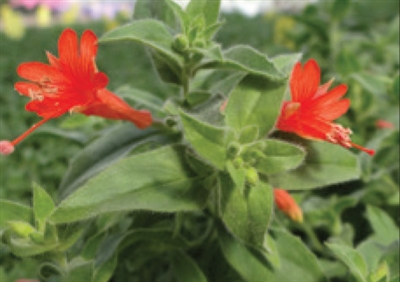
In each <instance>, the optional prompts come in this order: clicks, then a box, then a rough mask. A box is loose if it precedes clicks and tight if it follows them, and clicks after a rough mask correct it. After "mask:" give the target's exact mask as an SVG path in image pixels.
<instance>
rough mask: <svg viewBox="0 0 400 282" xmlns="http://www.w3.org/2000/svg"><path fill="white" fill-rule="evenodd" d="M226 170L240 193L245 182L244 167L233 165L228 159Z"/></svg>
mask: <svg viewBox="0 0 400 282" xmlns="http://www.w3.org/2000/svg"><path fill="white" fill-rule="evenodd" d="M226 170H227V171H228V173H229V175H230V177H231V178H232V180H233V182H234V184H235V188H237V189H239V191H240V192H241V193H242V192H243V191H244V185H245V183H246V169H245V168H243V167H239V168H236V167H235V165H234V164H233V163H232V162H231V161H230V160H229V161H227V162H226Z"/></svg>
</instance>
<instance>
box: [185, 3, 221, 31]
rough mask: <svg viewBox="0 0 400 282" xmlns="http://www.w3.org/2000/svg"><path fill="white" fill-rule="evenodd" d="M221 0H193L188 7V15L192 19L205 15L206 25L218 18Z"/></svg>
mask: <svg viewBox="0 0 400 282" xmlns="http://www.w3.org/2000/svg"><path fill="white" fill-rule="evenodd" d="M220 2H221V1H220V0H191V1H190V2H189V4H188V5H187V7H186V13H187V16H188V17H189V18H191V19H194V18H196V17H197V16H200V15H202V16H204V20H205V24H206V27H208V26H210V25H212V24H214V23H215V22H216V21H217V19H218V14H219V7H220Z"/></svg>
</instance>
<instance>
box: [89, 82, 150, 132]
mask: <svg viewBox="0 0 400 282" xmlns="http://www.w3.org/2000/svg"><path fill="white" fill-rule="evenodd" d="M97 98H98V100H97V101H96V102H94V103H91V104H89V105H87V106H86V108H85V109H84V110H82V113H83V114H85V115H96V116H101V117H104V118H110V119H120V120H127V121H130V122H132V123H134V124H135V125H136V126H137V127H139V128H146V127H148V126H150V125H151V124H152V122H153V119H152V117H151V113H150V112H148V111H139V110H135V109H133V108H131V107H130V106H129V105H128V104H127V103H126V102H125V101H124V100H122V99H121V98H119V97H118V96H117V95H115V94H114V93H112V92H110V91H108V90H107V89H102V90H99V91H98V93H97Z"/></svg>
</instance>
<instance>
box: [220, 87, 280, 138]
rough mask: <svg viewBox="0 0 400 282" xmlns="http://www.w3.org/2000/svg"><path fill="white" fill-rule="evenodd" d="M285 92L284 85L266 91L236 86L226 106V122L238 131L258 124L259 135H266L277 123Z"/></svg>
mask: <svg viewBox="0 0 400 282" xmlns="http://www.w3.org/2000/svg"><path fill="white" fill-rule="evenodd" d="M284 94H285V87H284V86H281V87H276V88H274V89H269V90H265V91H263V90H258V89H255V88H249V87H245V86H239V87H236V89H235V90H234V91H233V92H232V93H231V95H230V97H229V100H228V105H227V106H226V111H225V120H226V124H227V125H228V126H230V127H232V128H234V129H236V130H237V131H241V130H242V129H243V128H244V127H246V126H257V127H258V128H259V135H260V136H264V135H265V134H267V133H268V132H270V131H271V130H272V129H273V127H274V125H275V121H276V118H277V117H278V114H279V110H280V106H281V103H282V99H283V96H284Z"/></svg>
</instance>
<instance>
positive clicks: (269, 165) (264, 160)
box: [255, 139, 306, 187]
mask: <svg viewBox="0 0 400 282" xmlns="http://www.w3.org/2000/svg"><path fill="white" fill-rule="evenodd" d="M263 143H264V144H265V145H266V146H265V149H264V150H263V153H264V154H265V155H264V156H262V157H260V158H259V159H258V161H257V163H256V166H255V167H256V168H257V170H258V171H259V172H261V173H265V174H275V173H280V172H282V171H287V170H292V169H295V168H297V167H298V166H299V165H300V164H301V163H302V162H303V160H304V157H305V155H306V154H305V151H304V150H303V149H302V148H300V147H298V146H295V145H292V144H290V143H286V142H283V141H279V140H274V139H267V140H265V141H264V142H263ZM282 187H283V186H282Z"/></svg>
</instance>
